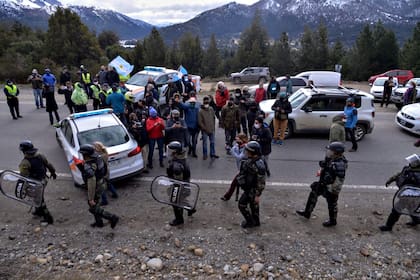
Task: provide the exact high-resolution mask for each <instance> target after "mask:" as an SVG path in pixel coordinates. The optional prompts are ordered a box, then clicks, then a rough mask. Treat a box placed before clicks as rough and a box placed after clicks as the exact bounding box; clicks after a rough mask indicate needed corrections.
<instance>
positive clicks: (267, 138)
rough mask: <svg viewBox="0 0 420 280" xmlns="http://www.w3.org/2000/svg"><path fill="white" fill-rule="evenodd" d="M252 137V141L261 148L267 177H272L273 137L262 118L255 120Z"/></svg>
mask: <svg viewBox="0 0 420 280" xmlns="http://www.w3.org/2000/svg"><path fill="white" fill-rule="evenodd" d="M251 135H252V136H251V140H253V141H257V142H258V143H259V144H260V146H261V157H262V159H263V160H264V164H265V169H266V172H267V176H270V175H271V173H270V169H269V167H268V158H269V156H270V154H271V140H272V138H273V136H272V134H271V130H270V128H269V127H268V125H266V124H265V123H264V119H263V118H262V117H257V118H256V119H255V122H254V127H253V128H252V132H251Z"/></svg>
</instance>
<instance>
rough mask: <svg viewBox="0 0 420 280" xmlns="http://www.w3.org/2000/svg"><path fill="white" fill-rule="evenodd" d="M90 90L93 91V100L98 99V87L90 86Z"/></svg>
mask: <svg viewBox="0 0 420 280" xmlns="http://www.w3.org/2000/svg"><path fill="white" fill-rule="evenodd" d="M90 88H91V89H92V91H93V98H95V99H99V92H100V88H99V86H97V85H91V86H90Z"/></svg>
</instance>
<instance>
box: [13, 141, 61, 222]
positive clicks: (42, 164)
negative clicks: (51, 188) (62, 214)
mask: <svg viewBox="0 0 420 280" xmlns="http://www.w3.org/2000/svg"><path fill="white" fill-rule="evenodd" d="M31 145H32V144H31ZM32 147H33V146H32ZM21 150H22V149H21ZM22 151H23V152H24V155H25V158H24V159H23V160H22V161H21V163H20V164H19V171H20V174H21V175H22V176H24V177H28V178H31V179H35V180H38V181H41V182H42V184H43V185H44V187H45V186H46V185H47V183H48V180H47V169H48V171H49V172H50V174H51V177H52V178H53V179H55V178H56V177H57V175H56V173H55V168H54V166H53V165H52V164H51V163H49V162H48V160H47V158H46V157H45V156H44V155H42V154H40V153H38V152H37V149H35V148H32V149H31V150H28V151H25V150H22ZM33 214H34V215H36V216H40V217H43V219H44V220H43V221H44V222H47V223H49V224H52V223H53V217H52V216H51V214H50V212H49V211H48V208H47V205H46V204H45V201H44V197H42V203H41V206H39V207H36V208H35V211H34V212H33Z"/></svg>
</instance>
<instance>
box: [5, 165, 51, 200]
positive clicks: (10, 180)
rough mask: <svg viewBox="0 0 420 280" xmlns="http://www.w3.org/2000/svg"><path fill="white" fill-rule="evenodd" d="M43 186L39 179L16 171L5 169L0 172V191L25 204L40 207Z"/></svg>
mask: <svg viewBox="0 0 420 280" xmlns="http://www.w3.org/2000/svg"><path fill="white" fill-rule="evenodd" d="M44 188H45V186H44V184H42V182H41V181H37V180H33V179H29V178H26V177H23V176H22V175H20V174H19V173H17V172H14V171H11V170H5V171H3V172H1V173H0V192H1V193H2V194H3V195H5V196H6V197H8V198H11V199H14V200H16V201H18V202H21V203H24V204H26V205H29V206H33V207H40V206H41V203H42V198H43V197H44Z"/></svg>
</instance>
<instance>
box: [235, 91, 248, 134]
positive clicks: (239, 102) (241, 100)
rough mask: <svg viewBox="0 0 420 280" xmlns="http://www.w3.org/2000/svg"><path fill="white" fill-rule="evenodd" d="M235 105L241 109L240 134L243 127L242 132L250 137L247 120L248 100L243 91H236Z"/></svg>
mask: <svg viewBox="0 0 420 280" xmlns="http://www.w3.org/2000/svg"><path fill="white" fill-rule="evenodd" d="M234 103H235V105H236V106H237V107H238V109H239V124H240V126H238V133H241V127H242V132H243V133H244V134H245V135H248V123H247V120H246V112H247V109H248V108H247V105H246V98H245V97H244V96H243V95H242V92H241V89H239V88H237V89H235V100H234Z"/></svg>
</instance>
